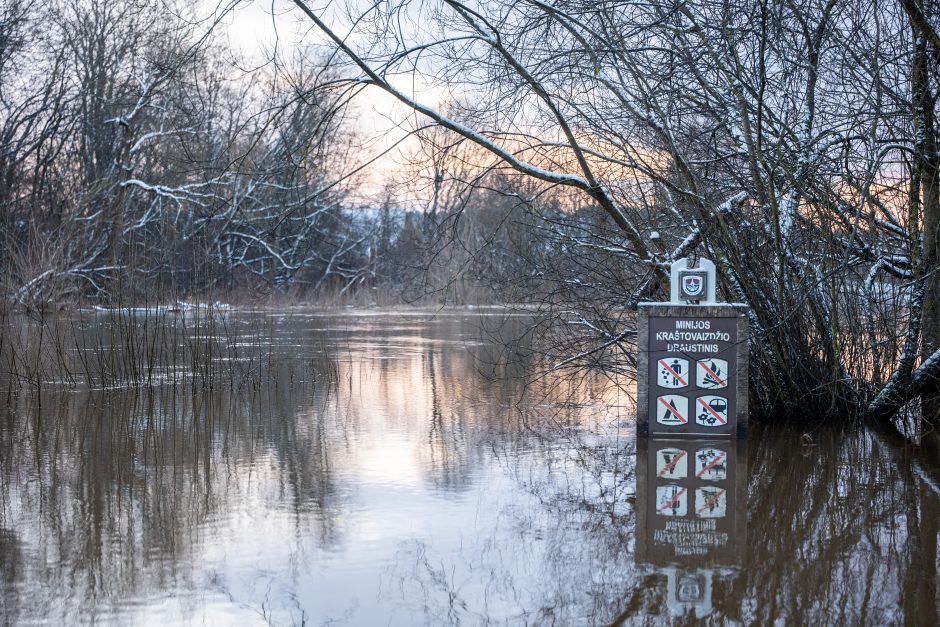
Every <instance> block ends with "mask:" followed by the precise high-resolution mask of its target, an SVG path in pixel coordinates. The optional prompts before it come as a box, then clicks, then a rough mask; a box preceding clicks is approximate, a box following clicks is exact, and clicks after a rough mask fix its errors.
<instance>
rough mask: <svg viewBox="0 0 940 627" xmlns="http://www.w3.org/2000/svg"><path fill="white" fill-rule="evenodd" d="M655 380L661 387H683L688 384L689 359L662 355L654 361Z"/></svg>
mask: <svg viewBox="0 0 940 627" xmlns="http://www.w3.org/2000/svg"><path fill="white" fill-rule="evenodd" d="M656 364H657V368H658V370H657V373H656V382H657V383H658V384H659V387H661V388H684V387H685V386H687V385H688V384H689V377H690V375H689V360H687V359H682V358H681V357H664V358H663V359H660V360H659V361H657V362H656Z"/></svg>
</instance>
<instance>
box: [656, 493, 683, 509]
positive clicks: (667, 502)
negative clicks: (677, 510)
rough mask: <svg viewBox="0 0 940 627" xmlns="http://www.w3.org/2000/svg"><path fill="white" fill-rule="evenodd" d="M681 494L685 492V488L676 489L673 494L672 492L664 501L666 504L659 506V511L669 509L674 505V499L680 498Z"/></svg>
mask: <svg viewBox="0 0 940 627" xmlns="http://www.w3.org/2000/svg"><path fill="white" fill-rule="evenodd" d="M683 494H685V488H682V489H681V490H678V491H677V492H676V493H675V494H673V495H672V498H671V499H669V500H668V501H666V504H665V505H663V506H662V507H660V508H659V511H661V512H662V511H665V510H667V509H669V508H670V507H672V506H673V505H675V504H676V501H678V500H679V499H680V498H682V495H683Z"/></svg>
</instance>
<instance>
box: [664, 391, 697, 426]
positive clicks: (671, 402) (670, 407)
mask: <svg viewBox="0 0 940 627" xmlns="http://www.w3.org/2000/svg"><path fill="white" fill-rule="evenodd" d="M656 403H657V404H656V421H657V422H658V423H659V424H661V425H666V426H678V425H684V424H686V423H688V422H689V399H687V398H686V397H684V396H679V395H678V394H666V395H665V396H660V397H659V398H657V399H656Z"/></svg>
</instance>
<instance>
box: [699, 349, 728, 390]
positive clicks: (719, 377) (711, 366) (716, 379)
mask: <svg viewBox="0 0 940 627" xmlns="http://www.w3.org/2000/svg"><path fill="white" fill-rule="evenodd" d="M695 384H696V385H697V386H699V387H700V388H702V389H705V390H719V389H721V388H725V387H728V362H727V360H724V359H718V358H716V357H709V358H708V359H699V360H698V361H697V362H695Z"/></svg>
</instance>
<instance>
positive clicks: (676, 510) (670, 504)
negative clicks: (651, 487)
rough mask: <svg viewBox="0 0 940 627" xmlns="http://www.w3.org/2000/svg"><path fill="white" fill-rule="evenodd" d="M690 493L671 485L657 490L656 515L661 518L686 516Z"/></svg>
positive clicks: (662, 486)
mask: <svg viewBox="0 0 940 627" xmlns="http://www.w3.org/2000/svg"><path fill="white" fill-rule="evenodd" d="M688 509H689V508H688V491H687V490H686V489H685V488H683V487H682V486H679V485H675V484H669V485H661V486H658V487H657V488H656V513H657V514H659V515H660V516H685V515H686V512H688Z"/></svg>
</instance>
